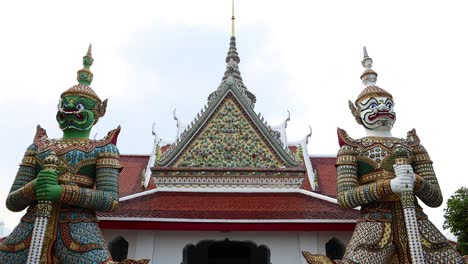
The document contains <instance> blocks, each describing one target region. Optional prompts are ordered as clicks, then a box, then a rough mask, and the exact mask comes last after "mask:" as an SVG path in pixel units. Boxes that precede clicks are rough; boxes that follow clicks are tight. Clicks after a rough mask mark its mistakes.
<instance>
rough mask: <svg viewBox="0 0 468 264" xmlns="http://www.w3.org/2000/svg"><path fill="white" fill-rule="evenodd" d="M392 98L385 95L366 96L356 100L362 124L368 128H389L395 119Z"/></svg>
mask: <svg viewBox="0 0 468 264" xmlns="http://www.w3.org/2000/svg"><path fill="white" fill-rule="evenodd" d="M393 106H394V102H393V99H392V98H390V97H386V96H376V97H368V98H365V99H363V100H361V101H359V102H357V107H358V109H359V117H360V119H361V122H362V125H363V126H364V127H365V128H367V129H370V130H391V129H392V127H393V124H394V123H395V120H396V114H395V112H394V111H393Z"/></svg>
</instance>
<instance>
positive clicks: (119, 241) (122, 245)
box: [108, 236, 128, 261]
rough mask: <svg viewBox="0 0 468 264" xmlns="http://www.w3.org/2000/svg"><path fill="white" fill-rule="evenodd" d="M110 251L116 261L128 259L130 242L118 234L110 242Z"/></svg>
mask: <svg viewBox="0 0 468 264" xmlns="http://www.w3.org/2000/svg"><path fill="white" fill-rule="evenodd" d="M108 249H109V252H110V254H111V256H112V260H114V261H122V260H125V259H127V254H128V242H127V240H125V238H123V237H121V236H118V237H116V238H114V239H112V240H111V242H109V246H108Z"/></svg>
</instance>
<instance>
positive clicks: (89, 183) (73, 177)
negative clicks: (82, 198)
mask: <svg viewBox="0 0 468 264" xmlns="http://www.w3.org/2000/svg"><path fill="white" fill-rule="evenodd" d="M58 180H59V183H60V184H67V183H75V184H76V185H78V186H80V187H87V188H93V187H94V182H95V179H94V178H92V177H89V176H86V175H81V174H72V173H70V172H66V173H64V174H62V175H60V176H59V177H58Z"/></svg>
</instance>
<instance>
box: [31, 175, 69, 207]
mask: <svg viewBox="0 0 468 264" xmlns="http://www.w3.org/2000/svg"><path fill="white" fill-rule="evenodd" d="M33 190H34V192H35V193H36V197H37V199H38V200H41V201H57V200H58V199H59V198H60V194H61V193H62V186H61V185H60V184H58V174H57V172H56V171H51V170H41V171H40V172H39V174H38V175H37V180H36V183H35V184H34V185H33Z"/></svg>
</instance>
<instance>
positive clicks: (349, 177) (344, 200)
mask: <svg viewBox="0 0 468 264" xmlns="http://www.w3.org/2000/svg"><path fill="white" fill-rule="evenodd" d="M356 156H357V152H356V151H355V150H354V149H353V148H352V147H350V146H347V145H345V146H343V147H342V148H341V149H340V151H339V152H338V155H337V163H336V172H337V177H338V183H337V190H338V203H339V204H340V206H341V207H343V208H355V207H358V206H362V205H366V204H369V203H372V202H375V201H378V200H381V199H383V198H385V197H388V196H391V195H393V194H394V193H393V192H392V190H391V188H390V180H388V179H382V180H377V181H375V182H372V183H368V184H362V185H360V184H359V179H358V177H357V169H358V165H357V159H356Z"/></svg>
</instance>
